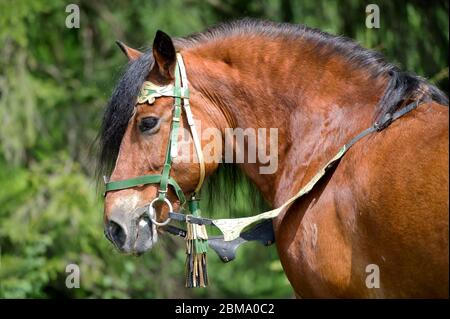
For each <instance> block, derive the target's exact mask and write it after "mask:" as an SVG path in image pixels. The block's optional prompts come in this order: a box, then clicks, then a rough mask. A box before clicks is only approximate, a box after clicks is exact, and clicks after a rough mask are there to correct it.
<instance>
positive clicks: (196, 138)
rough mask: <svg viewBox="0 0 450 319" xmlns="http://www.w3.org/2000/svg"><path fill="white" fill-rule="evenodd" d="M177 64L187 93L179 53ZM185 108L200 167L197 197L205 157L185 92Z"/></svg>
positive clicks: (184, 74) (186, 84) (203, 177)
mask: <svg viewBox="0 0 450 319" xmlns="http://www.w3.org/2000/svg"><path fill="white" fill-rule="evenodd" d="M177 62H178V65H179V67H180V74H181V83H182V87H183V90H184V91H187V89H188V81H187V75H186V68H185V66H184V62H183V57H182V56H181V54H180V53H177ZM183 108H184V111H185V113H186V119H187V122H188V125H189V129H190V131H191V135H192V140H193V141H194V147H195V152H196V153H197V158H198V164H199V167H200V176H199V179H198V183H197V186H196V187H195V190H194V196H195V195H196V194H198V192H199V191H200V189H201V188H202V185H203V182H204V180H205V160H204V157H203V151H202V144H201V142H200V138H199V135H198V133H197V129H196V127H195V121H194V116H193V115H192V111H191V106H190V103H189V95H188V94H184V92H183ZM174 151H175V152H176V150H174ZM172 155H173V154H172Z"/></svg>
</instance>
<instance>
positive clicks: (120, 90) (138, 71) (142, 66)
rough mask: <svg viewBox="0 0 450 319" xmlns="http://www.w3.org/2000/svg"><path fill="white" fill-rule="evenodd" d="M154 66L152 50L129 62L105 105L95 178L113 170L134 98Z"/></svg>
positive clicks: (133, 104)
mask: <svg viewBox="0 0 450 319" xmlns="http://www.w3.org/2000/svg"><path fill="white" fill-rule="evenodd" d="M153 63H154V59H153V54H152V53H151V51H148V52H145V53H144V54H143V55H142V56H141V57H140V58H139V59H137V60H135V61H132V62H130V63H129V64H128V67H127V69H126V70H125V72H124V73H123V75H122V77H121V78H120V80H119V82H118V83H117V86H116V87H115V89H114V91H113V94H112V96H111V98H110V100H109V102H108V104H107V105H106V108H105V114H104V115H103V121H102V125H101V129H100V135H99V142H100V155H99V162H98V167H97V174H98V175H109V173H110V172H111V170H112V169H113V168H114V164H115V161H116V158H117V155H118V153H119V148H120V143H121V142H122V138H123V135H124V134H125V130H126V128H127V126H128V122H129V121H130V118H131V117H132V115H133V112H134V106H135V102H136V98H137V96H138V94H139V90H140V89H141V87H142V84H143V83H144V81H145V79H146V77H147V75H148V73H149V71H150V69H151V68H152V66H153Z"/></svg>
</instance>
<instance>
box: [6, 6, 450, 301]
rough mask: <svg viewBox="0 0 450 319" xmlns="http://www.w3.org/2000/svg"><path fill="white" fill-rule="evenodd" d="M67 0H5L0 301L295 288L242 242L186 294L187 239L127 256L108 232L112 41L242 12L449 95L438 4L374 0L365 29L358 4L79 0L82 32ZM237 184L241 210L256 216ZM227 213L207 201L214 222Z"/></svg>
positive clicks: (269, 253) (270, 260) (140, 41)
mask: <svg viewBox="0 0 450 319" xmlns="http://www.w3.org/2000/svg"><path fill="white" fill-rule="evenodd" d="M69 3H71V2H70V1H65V0H56V1H45V0H33V1H31V0H29V1H27V0H18V1H8V0H0V56H1V58H0V120H1V125H0V185H2V186H1V187H0V297H17V298H27V297H37V298H47V297H56V296H58V297H61V296H63V297H88V298H133V297H134V298H155V297H157V298H158V297H159V298H163V297H173V298H178V297H194V296H197V297H249V298H250V297H256V298H260V297H280V298H282V297H290V296H292V290H291V288H290V286H289V284H288V282H287V280H286V278H285V276H284V274H283V271H282V268H281V265H280V263H279V261H278V258H277V253H276V250H275V247H274V246H272V247H270V248H262V247H260V246H259V244H250V245H248V246H247V247H243V248H242V250H240V251H239V253H238V258H237V260H235V261H233V262H232V263H229V264H222V262H221V261H220V260H219V259H218V258H217V257H216V256H215V255H213V254H212V253H211V254H210V257H209V263H210V265H209V270H210V279H211V286H210V287H209V288H208V289H206V290H205V289H203V290H187V289H184V288H183V269H184V250H183V246H182V245H183V243H182V242H181V241H179V240H177V239H174V238H164V239H163V240H162V242H160V243H159V245H158V247H157V248H155V249H154V250H152V252H150V253H148V254H146V255H144V256H143V257H140V258H135V257H130V256H123V255H121V254H119V253H118V252H116V251H115V250H114V249H113V247H112V246H111V244H109V243H108V242H107V241H106V240H105V239H104V237H103V225H102V223H103V221H102V213H101V212H102V200H101V196H100V194H98V193H97V192H96V181H95V179H94V170H93V167H94V164H93V163H94V156H95V148H91V145H93V144H92V143H93V141H94V138H95V136H96V134H97V132H98V130H99V122H100V119H101V116H102V109H103V106H104V105H105V103H106V100H107V99H108V97H109V96H110V93H111V89H112V86H113V85H114V82H115V81H114V78H115V77H117V75H118V74H119V71H120V68H121V66H123V65H124V64H125V59H124V57H123V55H122V53H121V52H119V50H118V49H117V48H116V47H115V44H114V40H116V39H120V40H123V41H125V42H126V43H127V44H130V45H131V46H133V47H141V48H142V47H149V45H150V43H151V41H152V39H153V36H154V34H155V31H156V30H157V29H159V28H160V29H163V30H164V31H166V32H168V33H169V34H171V35H174V36H183V35H187V34H189V33H191V32H195V31H201V30H202V29H204V28H205V27H207V26H209V25H211V24H214V23H216V22H219V21H225V20H229V19H233V18H237V17H241V16H253V17H260V18H268V19H271V20H275V21H290V22H294V23H305V24H307V25H309V26H313V27H318V28H320V29H322V30H324V31H328V32H331V33H334V34H344V35H347V36H350V37H352V38H355V39H357V40H358V41H360V42H361V43H362V44H363V45H364V46H366V47H370V48H374V49H376V50H379V51H382V52H383V53H384V54H385V55H386V56H387V58H388V59H389V60H391V61H394V62H395V63H398V64H399V65H400V66H401V67H403V68H404V69H408V70H410V71H414V72H416V73H418V74H420V75H423V76H426V77H428V78H430V79H431V80H432V81H433V82H435V83H436V84H438V85H439V86H440V87H441V88H444V89H446V90H447V89H448V62H447V56H448V41H449V33H448V16H447V11H448V2H446V1H442V2H430V3H428V2H423V1H410V2H407V3H404V2H396V1H380V2H379V5H380V10H381V28H380V29H367V28H366V27H365V24H364V22H365V6H366V2H364V1H360V0H348V1H345V2H344V1H339V2H338V1H328V0H325V1H320V2H319V1H290V0H261V1H257V0H249V1H238V0H236V1H235V0H233V1H223V0H208V1H194V0H164V1H160V0H153V1H138V0H133V1H129V2H123V1H118V0H115V1H87V0H81V1H78V2H77V3H78V4H79V6H80V10H81V28H80V29H67V28H66V27H65V19H66V16H67V13H66V12H65V8H66V5H68V4H69ZM237 187H241V186H239V185H238V186H237ZM241 188H242V189H240V190H239V192H238V196H237V198H236V208H235V210H236V211H238V212H239V213H240V214H250V213H253V212H250V211H249V210H248V207H247V206H246V203H247V198H248V193H246V190H245V187H241ZM223 207H224V204H223V203H215V206H214V211H215V212H217V215H216V216H226V215H227V212H225V210H224V209H223ZM211 209H212V208H211V207H204V208H203V211H204V212H205V214H207V213H206V212H208V211H209V210H211ZM70 263H76V264H78V265H79V266H80V268H81V288H80V289H67V288H66V286H65V278H66V275H67V274H66V272H65V267H66V266H67V265H68V264H70Z"/></svg>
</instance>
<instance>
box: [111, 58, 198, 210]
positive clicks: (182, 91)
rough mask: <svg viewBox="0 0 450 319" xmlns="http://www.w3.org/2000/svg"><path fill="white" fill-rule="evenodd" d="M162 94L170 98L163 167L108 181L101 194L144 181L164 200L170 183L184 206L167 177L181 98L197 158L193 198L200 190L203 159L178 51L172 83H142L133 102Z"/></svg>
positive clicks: (179, 193) (174, 149)
mask: <svg viewBox="0 0 450 319" xmlns="http://www.w3.org/2000/svg"><path fill="white" fill-rule="evenodd" d="M162 96H168V97H173V98H174V104H173V112H172V126H171V130H170V133H169V142H168V145H167V148H166V155H165V159H164V166H163V170H162V172H161V174H154V175H143V176H138V177H134V178H129V179H124V180H120V181H111V182H107V183H105V194H106V193H107V192H110V191H116V190H122V189H127V188H132V187H136V186H142V185H147V184H158V183H159V190H158V193H159V194H158V200H159V201H164V200H165V198H166V196H167V191H168V186H169V185H170V186H172V187H173V189H174V191H175V194H176V196H177V197H178V199H179V201H180V204H181V205H184V204H185V203H186V198H185V196H184V193H183V190H182V189H181V187H180V186H179V185H178V183H177V182H176V181H175V180H174V179H173V178H172V177H170V171H171V168H172V160H173V158H175V157H176V156H177V141H178V131H179V128H180V120H181V111H182V103H181V102H182V101H183V108H184V110H185V112H186V117H187V120H188V124H189V126H190V129H191V133H192V138H193V140H194V145H195V149H196V152H197V156H198V157H199V163H200V179H199V183H198V185H197V187H196V189H195V191H194V194H193V196H192V197H193V198H195V194H196V193H198V192H199V191H200V188H201V185H202V184H203V180H204V175H205V174H204V172H205V169H204V161H203V154H202V151H201V149H200V141H199V139H198V135H197V132H196V130H195V125H194V121H193V116H192V112H191V110H190V104H189V89H188V86H187V78H186V71H185V68H184V63H183V59H182V57H181V55H180V54H177V63H176V66H175V85H171V84H170V85H166V86H158V85H156V84H154V83H152V82H149V81H146V82H144V84H143V86H142V88H141V92H140V94H139V96H138V98H137V101H136V102H137V104H143V103H148V104H153V103H154V102H155V99H156V98H158V97H162Z"/></svg>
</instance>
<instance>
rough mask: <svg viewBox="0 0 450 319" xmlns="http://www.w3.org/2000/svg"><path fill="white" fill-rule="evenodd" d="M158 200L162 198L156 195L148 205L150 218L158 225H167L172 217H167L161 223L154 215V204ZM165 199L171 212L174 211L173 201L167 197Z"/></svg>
mask: <svg viewBox="0 0 450 319" xmlns="http://www.w3.org/2000/svg"><path fill="white" fill-rule="evenodd" d="M157 201H158V202H159V201H160V199H159V198H158V197H156V198H155V199H154V200H152V201H151V203H150V204H149V205H148V217H149V218H150V220H151V221H152V223H153V224H155V225H156V226H166V225H167V224H168V223H169V222H170V220H171V218H170V217H167V219H166V220H165V221H163V222H161V223H160V222H157V221H156V220H155V218H154V216H155V209H154V208H153V204H154V203H155V202H157ZM163 201H164V203H166V204H167V206H168V207H169V211H170V212H171V211H173V207H172V203H171V202H170V201H169V200H168V199H167V198H164V199H163Z"/></svg>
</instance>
